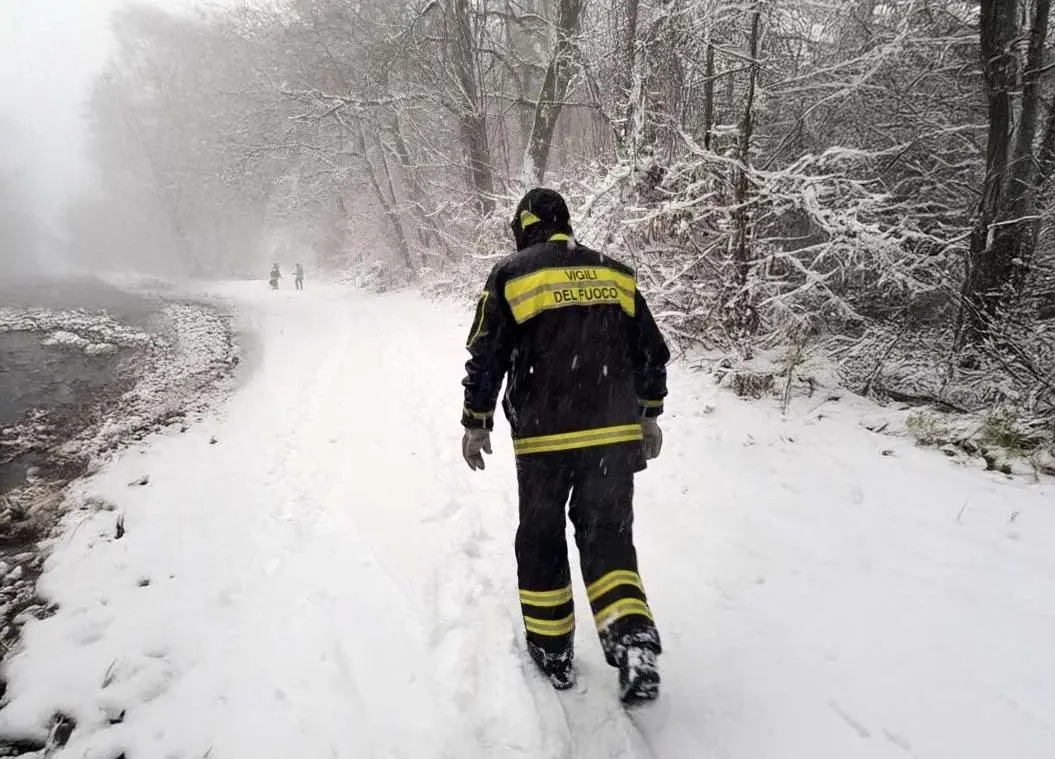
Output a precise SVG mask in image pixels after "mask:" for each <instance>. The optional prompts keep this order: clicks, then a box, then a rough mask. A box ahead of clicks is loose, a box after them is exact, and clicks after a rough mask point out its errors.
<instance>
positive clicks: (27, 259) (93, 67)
mask: <svg viewBox="0 0 1055 759" xmlns="http://www.w3.org/2000/svg"><path fill="white" fill-rule="evenodd" d="M153 4H154V5H156V6H158V7H164V8H165V9H167V10H169V11H173V12H185V11H187V10H188V9H190V8H192V7H193V0H153ZM123 5H125V4H124V3H123V2H121V0H32V2H27V1H24V0H4V2H0V204H2V205H0V209H2V210H0V276H5V277H11V276H13V275H23V274H30V273H60V272H66V271H78V270H81V269H83V268H84V267H85V265H86V264H87V263H88V262H87V261H85V260H83V256H82V255H81V254H82V250H81V248H80V247H79V245H78V241H77V239H76V236H75V235H74V234H71V230H70V229H69V224H68V223H67V218H66V216H67V212H68V210H69V207H70V204H71V203H73V202H74V201H75V199H76V198H78V197H79V196H80V195H81V194H83V193H85V192H87V191H90V190H92V189H93V182H94V180H95V177H94V167H93V162H92V159H91V157H90V155H89V126H88V123H87V119H86V116H87V106H88V99H89V97H90V94H91V91H92V87H93V84H94V82H95V80H96V78H97V77H98V76H99V74H100V73H101V72H102V71H103V68H104V66H105V64H106V61H107V59H108V57H109V56H111V55H112V54H113V52H114V48H115V46H114V37H113V33H112V29H111V17H112V14H113V13H114V12H115V11H116V10H118V9H119V8H121V7H122V6H123Z"/></svg>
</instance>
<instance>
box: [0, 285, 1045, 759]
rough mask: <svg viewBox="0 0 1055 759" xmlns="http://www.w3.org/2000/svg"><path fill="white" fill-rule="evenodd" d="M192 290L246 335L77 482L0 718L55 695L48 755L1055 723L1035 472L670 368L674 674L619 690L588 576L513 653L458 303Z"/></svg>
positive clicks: (545, 753) (5, 723) (831, 738)
mask: <svg viewBox="0 0 1055 759" xmlns="http://www.w3.org/2000/svg"><path fill="white" fill-rule="evenodd" d="M211 294H213V295H221V296H223V297H226V298H228V299H230V300H231V301H232V302H233V303H235V304H237V306H238V308H239V310H240V311H241V312H242V313H243V315H244V318H245V319H246V320H247V321H248V322H249V323H251V325H252V327H253V328H254V330H255V331H256V332H257V334H258V335H259V340H260V349H261V350H262V355H261V357H260V360H259V365H258V366H257V367H256V370H255V372H254V373H253V374H252V376H251V377H250V378H249V379H248V380H247V381H246V382H245V383H244V384H243V385H242V386H241V387H240V388H239V389H238V390H237V392H235V393H234V395H233V396H232V397H231V398H230V400H229V401H228V402H227V403H226V404H224V405H222V406H221V407H220V408H218V409H216V410H214V411H213V412H211V413H209V414H207V415H206V417H205V418H204V419H203V420H202V421H200V422H198V423H196V424H194V425H192V426H191V427H190V429H189V430H188V431H187V432H186V433H184V434H180V433H179V432H177V431H175V430H173V429H170V430H168V431H166V432H163V433H160V434H158V435H155V436H153V437H152V438H150V439H148V440H146V441H143V442H142V443H140V444H138V445H136V446H135V447H132V448H130V449H127V450H126V451H125V452H124V453H122V454H121V455H119V456H118V457H116V458H115V459H114V460H113V461H111V463H110V464H109V465H108V466H107V467H106V468H105V469H104V470H103V471H101V472H100V473H98V474H97V475H95V476H94V477H93V478H91V479H89V480H86V481H82V482H81V483H80V484H79V485H78V486H77V487H76V489H75V490H74V492H73V493H71V495H70V499H71V503H72V504H74V505H82V507H81V508H78V509H76V510H75V511H73V512H72V513H71V514H70V516H69V517H68V519H67V520H66V523H65V528H64V530H63V532H62V534H61V535H60V536H59V537H57V538H56V539H55V540H54V543H53V548H54V553H53V554H52V556H51V558H50V559H49V561H48V564H47V570H46V572H45V574H44V576H43V579H42V581H41V591H42V593H44V594H45V597H46V599H47V600H48V601H50V602H54V603H57V604H58V610H57V612H56V613H55V614H54V615H53V616H51V617H49V618H47V619H44V620H40V621H36V620H34V621H30V622H29V623H27V624H26V627H25V632H24V649H23V650H22V651H20V652H18V653H16V654H15V655H13V656H12V657H11V658H10V659H9V661H8V664H7V672H6V674H7V679H8V690H7V698H8V699H9V703H8V704H7V706H6V708H4V709H3V711H0V734H2V735H3V736H6V737H9V738H10V737H29V738H33V739H35V740H37V741H40V742H43V741H44V740H45V739H46V738H47V735H48V732H49V725H50V724H51V720H52V719H53V717H54V715H56V713H60V712H61V713H62V714H65V715H68V716H69V717H71V718H73V719H74V720H75V721H76V725H77V726H76V729H75V730H74V731H73V733H72V736H71V737H70V740H69V743H68V744H67V745H66V747H65V748H63V749H58V750H55V751H54V752H53V753H51V754H49V755H50V756H54V757H57V758H62V759H72V758H73V757H78V758H80V757H89V758H93V759H114V757H116V756H118V755H119V754H120V753H121V752H124V753H125V754H126V755H127V756H129V757H165V758H166V759H168V758H169V757H173V758H175V757H188V759H190V758H191V757H193V758H195V759H197V758H199V757H203V756H209V757H210V759H223V758H225V757H254V758H265V757H276V758H277V757H289V756H305V757H322V756H328V757H349V758H350V757H365V756H374V757H459V759H460V758H462V757H514V756H518V757H581V758H586V757H590V758H593V757H663V758H667V757H671V758H680V757H715V758H721V757H730V758H735V759H753V758H758V759H763V758H765V759H768V758H773V759H793V758H795V757H803V758H807V757H808V758H809V759H826V758H828V757H830V758H831V759H844V758H845V757H855V758H856V757H863V758H865V759H869V758H871V757H891V758H894V757H918V758H919V759H924V758H926V757H934V758H935V759H939V758H940V759H946V758H947V757H957V759H971V758H973V757H977V758H978V759H983V758H984V759H991V757H994V756H1008V757H1016V759H1032V758H1033V757H1036V758H1037V759H1040V758H1041V757H1050V756H1053V755H1055V685H1053V683H1055V657H1053V656H1052V654H1051V641H1052V640H1055V607H1053V606H1052V599H1055V554H1053V553H1052V551H1051V545H1052V542H1053V538H1055V486H1053V485H1052V484H1050V483H1043V482H1042V483H1037V482H1035V481H1032V480H1030V479H1027V478H1018V479H1009V478H1006V477H1003V476H997V475H994V474H992V473H985V472H982V471H978V470H977V469H973V468H969V467H965V466H960V465H957V464H956V463H954V462H951V461H949V460H947V459H945V458H944V457H943V456H942V455H941V454H940V453H938V452H933V451H925V450H920V449H917V448H914V447H913V446H912V444H911V442H910V441H909V440H907V439H903V438H891V437H884V436H880V435H875V434H873V433H870V432H868V431H867V430H865V429H864V427H863V426H862V423H863V422H864V421H865V420H866V419H869V420H870V419H871V417H874V416H875V414H876V413H877V411H876V409H875V408H874V407H870V406H868V405H866V404H864V403H863V402H857V401H853V400H852V399H844V400H841V401H838V402H829V403H823V404H820V405H818V404H817V403H816V401H813V402H812V403H813V406H807V405H805V401H803V402H801V403H800V402H798V401H796V402H794V403H792V407H791V409H790V410H789V413H788V415H787V416H783V415H782V414H781V411H780V405H781V404H780V403H778V402H773V403H767V402H758V403H745V402H743V401H740V400H738V399H736V398H735V397H733V396H732V395H731V394H729V393H728V392H727V391H724V390H721V389H719V388H716V387H715V386H714V385H713V383H712V382H711V381H710V380H709V379H707V378H706V377H704V376H703V375H699V374H695V373H692V372H690V371H688V370H686V369H684V368H682V367H674V368H673V370H672V372H671V391H672V392H671V397H670V399H669V402H668V405H667V409H668V413H667V414H666V415H665V416H664V417H663V418H662V420H661V421H662V424H663V430H664V436H665V442H664V451H663V455H662V456H661V457H660V459H658V460H657V461H656V462H654V463H653V464H652V465H651V466H650V469H649V470H648V471H647V472H645V473H643V474H642V475H641V476H640V477H639V478H638V480H637V482H638V492H637V500H636V503H637V507H636V511H637V513H636V535H637V543H638V549H639V554H640V561H641V570H642V574H643V577H644V580H645V584H646V587H647V588H648V591H649V598H650V601H651V603H652V606H653V610H654V612H655V614H656V617H657V620H658V623H659V625H660V630H661V634H662V635H663V638H664V645H665V653H664V655H663V656H662V657H660V665H661V667H662V668H663V674H664V678H665V679H664V684H663V689H664V693H663V696H662V698H661V701H660V702H659V703H657V704H655V705H653V706H650V707H646V708H644V709H641V710H638V711H635V712H632V713H629V714H628V713H627V712H625V711H624V710H623V709H621V708H620V707H619V706H618V703H617V697H616V693H617V682H616V675H615V672H614V671H613V670H611V669H609V668H608V667H606V666H605V664H604V662H603V659H602V656H601V654H600V651H599V647H598V644H597V641H596V639H595V637H594V635H593V632H592V630H591V629H590V625H589V616H588V614H587V613H586V610H587V608H588V607H587V604H586V599H585V593H584V591H583V589H582V586H581V583H577V585H576V603H577V608H578V612H579V618H580V628H579V631H578V639H577V643H576V645H577V666H578V668H579V671H580V684H579V685H578V686H577V687H576V689H574V690H573V691H570V692H568V693H563V694H558V693H556V692H555V691H553V690H552V689H551V688H550V686H549V685H548V684H547V683H546V682H545V681H543V679H542V678H541V677H539V676H538V675H536V673H535V672H534V671H533V670H532V668H531V666H530V664H529V663H528V662H527V659H526V656H525V654H524V651H523V647H522V643H521V628H520V622H519V618H518V608H517V603H516V599H517V594H516V576H515V569H514V563H513V556H512V541H513V534H514V530H515V527H516V488H515V479H514V476H515V472H514V467H513V462H512V452H511V445H510V443H509V440H508V434H507V430H506V429H505V428H504V427H503V426H502V423H501V422H500V423H499V429H498V431H497V433H496V434H495V436H494V445H495V455H494V456H492V457H490V458H489V460H488V468H487V470H486V472H484V473H475V474H474V473H471V472H470V471H469V470H468V469H467V468H466V467H465V465H464V463H463V462H462V460H461V455H460V447H459V438H460V435H461V430H460V428H459V426H458V414H459V411H460V408H461V396H460V386H459V380H460V378H461V371H462V363H463V360H464V356H463V351H462V349H461V346H462V345H463V343H464V337H465V334H466V333H467V331H468V326H469V321H470V319H471V317H472V314H471V312H470V311H471V309H459V308H456V307H454V306H452V305H449V304H438V303H430V302H427V301H424V300H422V299H421V298H420V297H418V296H417V295H415V294H413V293H408V292H403V293H395V294H387V295H383V296H376V295H373V296H372V295H365V294H361V293H356V292H351V291H347V290H342V289H340V288H336V287H335V288H326V287H324V286H321V285H318V284H317V285H315V286H314V287H313V288H312V289H310V290H308V291H306V292H303V293H294V292H291V291H279V292H277V293H276V292H270V291H269V290H267V289H266V288H265V287H262V286H261V284H260V283H238V284H224V285H217V286H213V287H212V288H211ZM212 440H215V444H210V441H212ZM144 476H148V477H149V481H148V483H147V484H146V485H143V486H141V487H129V483H131V482H135V481H139V480H141V479H142V478H143V477H144ZM104 504H105V506H104ZM119 520H122V523H123V525H124V530H125V532H124V534H123V536H122V537H121V538H120V539H117V537H116V536H117V534H118V533H117V524H118V521H119Z"/></svg>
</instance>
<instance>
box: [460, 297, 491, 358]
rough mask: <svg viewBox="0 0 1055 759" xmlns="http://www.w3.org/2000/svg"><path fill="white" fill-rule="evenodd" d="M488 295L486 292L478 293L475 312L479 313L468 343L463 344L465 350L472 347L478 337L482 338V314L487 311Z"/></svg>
mask: <svg viewBox="0 0 1055 759" xmlns="http://www.w3.org/2000/svg"><path fill="white" fill-rule="evenodd" d="M490 295H491V293H489V292H488V291H487V290H484V291H483V292H482V293H480V301H479V303H478V304H477V306H476V310H477V312H478V313H479V316H478V317H477V319H476V326H475V327H473V332H472V334H471V335H470V336H469V342H467V343H466V344H465V347H466V348H471V347H472V346H473V343H475V342H476V341H477V340H478V339H480V337H482V336H483V331H484V314H485V312H486V309H487V299H488V297H490Z"/></svg>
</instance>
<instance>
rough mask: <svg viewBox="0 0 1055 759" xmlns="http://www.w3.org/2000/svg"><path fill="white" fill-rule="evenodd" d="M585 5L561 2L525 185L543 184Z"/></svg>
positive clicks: (526, 163) (577, 0)
mask: <svg viewBox="0 0 1055 759" xmlns="http://www.w3.org/2000/svg"><path fill="white" fill-rule="evenodd" d="M584 2H585V0H560V12H559V16H558V19H557V40H556V44H555V45H554V47H553V57H552V58H551V59H550V63H549V66H548V67H547V68H546V76H545V78H544V79H543V80H542V89H541V91H540V92H539V95H538V100H537V101H536V103H535V120H534V123H533V124H532V125H531V136H530V137H529V138H528V143H527V150H526V151H525V152H524V182H525V184H532V183H533V184H536V185H540V184H542V180H543V179H544V178H545V176H546V164H547V163H548V162H549V153H550V149H551V147H552V145H553V132H554V130H555V129H556V128H557V119H559V118H560V112H561V108H562V107H563V100H564V98H565V97H566V96H567V94H568V86H569V85H570V84H571V72H572V62H571V58H572V56H571V52H572V38H573V37H574V36H575V34H576V33H577V32H578V30H579V19H580V18H581V16H582V8H583V5H584Z"/></svg>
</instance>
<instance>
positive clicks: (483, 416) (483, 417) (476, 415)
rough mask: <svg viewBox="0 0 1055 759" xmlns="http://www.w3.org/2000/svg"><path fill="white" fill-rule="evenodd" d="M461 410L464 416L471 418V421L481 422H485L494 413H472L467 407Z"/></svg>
mask: <svg viewBox="0 0 1055 759" xmlns="http://www.w3.org/2000/svg"><path fill="white" fill-rule="evenodd" d="M462 410H463V411H464V412H465V415H466V416H468V417H471V418H472V419H480V420H482V421H486V420H488V419H490V418H491V417H492V416H494V415H495V412H494V411H473V410H472V409H471V408H469V407H468V406H466V407H465V408H464V409H462Z"/></svg>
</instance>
